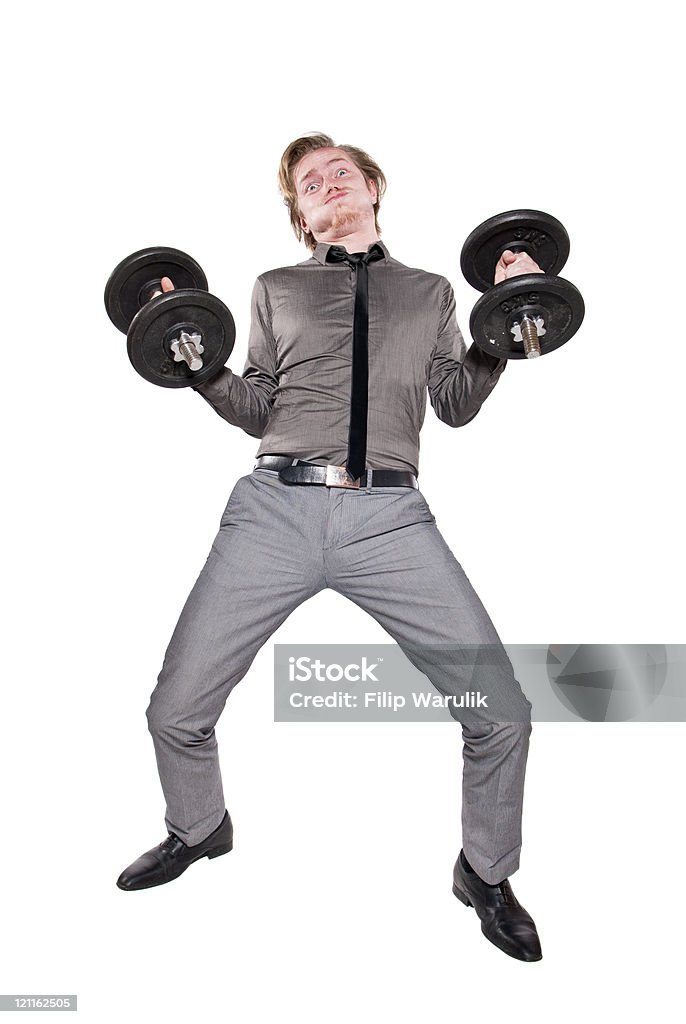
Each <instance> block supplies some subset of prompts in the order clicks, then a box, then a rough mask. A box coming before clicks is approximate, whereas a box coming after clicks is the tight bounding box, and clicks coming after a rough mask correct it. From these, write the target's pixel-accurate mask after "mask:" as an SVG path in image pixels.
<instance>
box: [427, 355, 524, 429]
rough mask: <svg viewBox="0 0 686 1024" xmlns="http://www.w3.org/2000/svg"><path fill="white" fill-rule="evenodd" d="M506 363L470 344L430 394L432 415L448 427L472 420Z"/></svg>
mask: <svg viewBox="0 0 686 1024" xmlns="http://www.w3.org/2000/svg"><path fill="white" fill-rule="evenodd" d="M506 365H507V359H499V358H497V357H495V356H491V355H489V354H488V353H487V352H484V350H483V349H481V348H479V346H478V345H476V344H473V345H471V346H470V348H468V349H467V352H466V353H465V357H464V360H463V361H462V362H461V363H459V364H457V365H455V364H453V365H452V366H451V367H450V368H446V371H445V374H444V376H443V377H442V379H440V380H439V382H438V383H437V384H435V385H434V387H433V389H432V391H431V404H432V406H433V408H434V411H435V412H436V415H437V416H438V418H439V419H440V420H442V421H443V422H444V423H447V424H448V425H449V426H451V427H463V426H465V424H467V423H469V422H470V421H471V420H473V419H474V417H475V416H476V414H477V413H478V411H479V409H480V408H481V406H482V405H483V403H484V402H485V401H486V399H487V398H488V396H489V395H490V393H491V391H492V390H493V388H494V387H495V386H496V384H497V383H498V381H499V379H500V377H501V376H502V373H503V371H504V369H505V367H506Z"/></svg>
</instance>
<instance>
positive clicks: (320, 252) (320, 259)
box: [312, 239, 391, 263]
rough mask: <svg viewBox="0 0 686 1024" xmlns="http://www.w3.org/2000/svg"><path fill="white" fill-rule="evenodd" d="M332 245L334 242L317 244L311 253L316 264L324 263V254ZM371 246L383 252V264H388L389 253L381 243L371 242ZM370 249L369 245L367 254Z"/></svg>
mask: <svg viewBox="0 0 686 1024" xmlns="http://www.w3.org/2000/svg"><path fill="white" fill-rule="evenodd" d="M334 244H335V243H334V242H318V243H317V246H316V248H315V250H314V252H313V253H312V259H313V260H316V261H317V263H326V254H327V252H328V251H329V249H330V248H331V246H332V245H334ZM372 245H378V246H379V248H380V249H382V250H383V255H384V258H383V262H384V263H388V262H389V261H390V259H391V254H390V253H389V251H388V249H387V248H386V246H385V245H384V244H383V242H382V241H381V240H380V239H379V241H377V242H372ZM371 247H372V246H371V245H368V246H367V252H369V250H370V249H371ZM379 262H381V261H379Z"/></svg>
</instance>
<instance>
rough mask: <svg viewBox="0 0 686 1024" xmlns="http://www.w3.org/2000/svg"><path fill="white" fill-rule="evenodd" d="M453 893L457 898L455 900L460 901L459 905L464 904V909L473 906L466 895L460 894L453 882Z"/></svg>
mask: <svg viewBox="0 0 686 1024" xmlns="http://www.w3.org/2000/svg"><path fill="white" fill-rule="evenodd" d="M453 892H454V893H455V895H456V896H457V898H458V900H459V901H460V903H464V905H465V907H473V906H474V904H473V903H472V901H471V900H470V899H469V897H468V896H467V894H466V893H464V892H462V889H458V888H457V886H456V885H455V883H454V882H453Z"/></svg>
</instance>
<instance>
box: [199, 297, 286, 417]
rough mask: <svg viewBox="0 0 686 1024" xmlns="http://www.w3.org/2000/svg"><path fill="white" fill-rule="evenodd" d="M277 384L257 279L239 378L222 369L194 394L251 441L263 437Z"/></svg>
mask: <svg viewBox="0 0 686 1024" xmlns="http://www.w3.org/2000/svg"><path fill="white" fill-rule="evenodd" d="M278 383H279V382H278V379H277V375H276V343H275V341H274V335H273V333H272V321H271V309H270V306H269V297H268V295H267V288H266V285H265V282H264V281H263V279H262V277H258V279H257V281H256V282H255V285H254V287H253V292H252V298H251V302H250V336H249V339H248V358H247V359H246V362H245V367H244V368H243V374H242V376H240V377H239V376H238V375H237V374H235V373H234V372H233V371H232V370H230V369H229V367H228V366H225V367H224V368H223V369H222V371H221V372H220V373H219V374H218V375H217V376H216V377H213V378H212V379H211V380H208V381H205V382H204V383H203V384H198V385H197V387H194V388H193V390H194V391H197V392H198V394H200V395H202V397H203V398H204V399H205V401H206V402H208V403H209V404H210V405H211V406H212V408H213V409H214V410H215V411H216V412H217V413H218V414H219V415H220V416H221V417H222V419H225V420H226V421H227V423H231V424H233V425H234V426H236V427H241V429H242V430H244V431H245V432H246V434H250V436H251V437H262V435H263V434H264V432H265V430H266V428H267V421H268V420H269V416H270V414H271V411H272V406H273V404H274V401H275V399H276V394H275V392H276V389H277V387H278Z"/></svg>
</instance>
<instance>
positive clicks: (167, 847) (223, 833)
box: [117, 811, 233, 889]
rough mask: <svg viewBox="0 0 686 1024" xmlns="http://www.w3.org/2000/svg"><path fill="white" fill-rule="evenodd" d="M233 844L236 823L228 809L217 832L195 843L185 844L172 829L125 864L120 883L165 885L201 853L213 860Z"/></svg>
mask: <svg viewBox="0 0 686 1024" xmlns="http://www.w3.org/2000/svg"><path fill="white" fill-rule="evenodd" d="M232 848H233V824H232V822H231V818H230V817H229V812H228V811H227V812H226V813H225V815H224V817H223V818H222V820H221V823H220V824H219V825H217V827H216V829H215V830H214V832H211V833H210V835H209V836H207V838H206V839H203V841H202V842H201V843H197V844H196V845H195V846H186V844H185V843H184V841H183V839H179V837H178V836H177V835H176V834H175V833H174V832H170V833H169V835H168V836H167V838H166V839H165V840H164V842H163V843H160V844H159V846H155V847H153V849H152V850H148V852H147V853H143V854H141V856H140V857H139V858H138V860H135V861H134V862H133V864H129V866H128V868H124V870H123V871H122V873H121V874H120V876H119V878H118V879H117V885H118V886H119V888H120V889H150V888H151V887H152V886H153V885H164V883H165V882H171V881H172V880H173V879H174V878H178V877H179V875H182V874H183V872H184V871H185V870H186V868H187V867H190V865H191V864H193V863H194V862H195V861H196V860H200V858H201V857H207V858H208V859H209V860H211V859H212V858H213V857H221V855H222V854H223V853H228V852H229V850H231V849H232Z"/></svg>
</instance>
